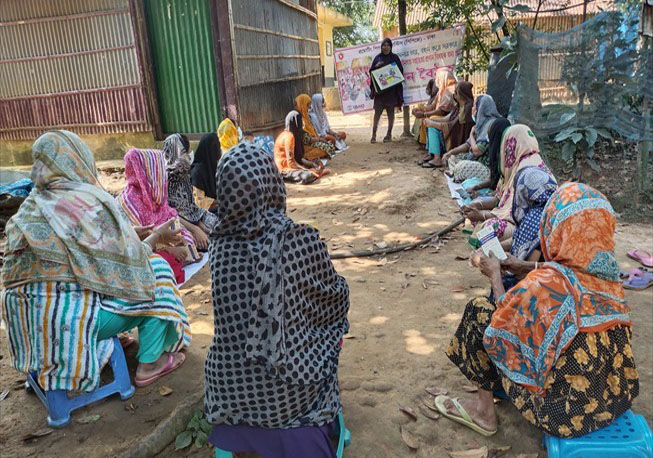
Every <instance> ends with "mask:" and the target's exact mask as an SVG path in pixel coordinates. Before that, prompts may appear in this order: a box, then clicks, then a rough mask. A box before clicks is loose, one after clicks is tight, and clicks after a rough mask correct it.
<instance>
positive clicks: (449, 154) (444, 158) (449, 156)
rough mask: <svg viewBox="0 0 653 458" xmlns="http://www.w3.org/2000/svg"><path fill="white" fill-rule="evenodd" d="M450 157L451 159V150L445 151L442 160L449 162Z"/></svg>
mask: <svg viewBox="0 0 653 458" xmlns="http://www.w3.org/2000/svg"><path fill="white" fill-rule="evenodd" d="M449 159H451V152H449V153H444V155H443V156H442V162H447V161H448V160H449Z"/></svg>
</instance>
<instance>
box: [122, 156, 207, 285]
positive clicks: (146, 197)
mask: <svg viewBox="0 0 653 458" xmlns="http://www.w3.org/2000/svg"><path fill="white" fill-rule="evenodd" d="M125 181H126V182H127V184H126V186H125V189H123V190H122V192H121V193H120V195H118V198H117V199H118V202H119V203H120V206H121V207H122V209H123V211H124V213H125V214H126V216H127V218H128V219H129V221H130V222H131V223H132V225H134V226H152V225H154V226H158V225H160V224H163V223H165V222H166V221H168V220H170V219H173V218H177V217H178V216H179V215H178V213H177V211H176V210H175V209H174V208H172V207H171V206H170V205H169V204H168V174H167V173H166V163H165V159H164V158H163V153H162V152H161V151H158V150H151V149H146V150H141V149H136V148H133V149H131V150H129V151H128V152H127V154H126V155H125ZM186 224H188V223H184V225H186ZM181 234H182V236H183V239H184V240H183V241H181V242H180V243H178V244H175V246H164V247H161V248H160V249H159V248H155V250H156V251H157V252H159V254H161V256H163V257H165V258H166V259H167V260H168V261H170V262H171V264H172V267H173V269H175V273H176V274H177V275H178V274H179V270H180V269H181V266H177V265H175V263H174V261H177V262H178V263H179V264H181V265H185V264H189V263H192V262H195V261H198V260H199V259H200V255H199V253H198V251H197V246H196V244H195V239H194V238H193V235H192V234H191V233H190V232H189V231H188V230H187V229H182V231H181ZM202 234H204V232H203V231H202Z"/></svg>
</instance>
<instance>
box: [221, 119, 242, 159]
mask: <svg viewBox="0 0 653 458" xmlns="http://www.w3.org/2000/svg"><path fill="white" fill-rule="evenodd" d="M218 138H219V139H220V147H221V148H222V154H223V155H224V154H227V153H228V152H229V150H230V149H231V148H233V147H234V146H236V145H237V144H238V142H239V141H240V135H239V133H238V128H237V127H236V124H234V122H233V121H232V120H231V119H229V118H225V119H224V120H223V121H222V122H221V123H220V125H219V126H218Z"/></svg>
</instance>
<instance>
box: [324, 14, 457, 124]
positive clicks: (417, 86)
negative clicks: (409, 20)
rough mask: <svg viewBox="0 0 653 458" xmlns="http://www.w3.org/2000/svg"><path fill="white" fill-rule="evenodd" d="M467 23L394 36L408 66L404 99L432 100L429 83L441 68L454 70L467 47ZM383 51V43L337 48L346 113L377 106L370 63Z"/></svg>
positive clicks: (409, 101) (397, 50) (408, 101)
mask: <svg viewBox="0 0 653 458" xmlns="http://www.w3.org/2000/svg"><path fill="white" fill-rule="evenodd" d="M464 34H465V26H464V25H457V26H455V27H452V28H449V29H444V30H429V31H426V32H419V33H414V34H411V35H404V36H402V37H397V38H393V39H392V45H393V46H392V52H394V53H395V54H397V55H398V56H399V59H401V64H402V65H403V67H404V78H405V81H404V82H403V85H404V101H405V103H406V104H408V105H412V104H416V103H421V102H425V101H428V98H429V97H428V96H427V95H426V91H425V89H426V84H427V83H428V81H429V80H430V79H431V78H433V77H435V72H436V71H437V69H438V68H441V67H448V68H451V69H454V68H455V67H456V63H457V62H458V59H459V58H460V55H461V53H462V47H463V39H464ZM380 52H381V42H380V41H379V42H376V43H370V44H365V45H358V46H352V47H349V48H342V49H336V50H335V52H334V53H333V54H334V59H335V65H336V77H337V79H338V92H339V93H340V102H341V105H342V112H343V114H353V113H360V112H363V111H370V110H372V109H373V105H374V102H373V100H372V99H370V74H369V70H370V66H371V65H372V60H373V59H374V57H376V55H377V54H378V53H380Z"/></svg>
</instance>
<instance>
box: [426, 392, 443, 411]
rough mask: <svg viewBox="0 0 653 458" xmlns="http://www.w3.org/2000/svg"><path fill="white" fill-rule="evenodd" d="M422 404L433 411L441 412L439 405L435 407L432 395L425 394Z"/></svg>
mask: <svg viewBox="0 0 653 458" xmlns="http://www.w3.org/2000/svg"><path fill="white" fill-rule="evenodd" d="M422 404H424V405H425V406H426V407H428V408H429V409H431V410H432V411H433V412H438V413H439V412H440V411H439V410H438V408H437V407H435V401H434V399H433V398H432V397H431V396H423V397H422Z"/></svg>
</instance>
